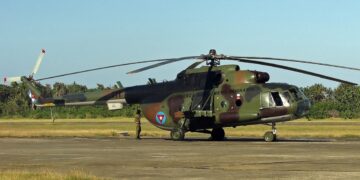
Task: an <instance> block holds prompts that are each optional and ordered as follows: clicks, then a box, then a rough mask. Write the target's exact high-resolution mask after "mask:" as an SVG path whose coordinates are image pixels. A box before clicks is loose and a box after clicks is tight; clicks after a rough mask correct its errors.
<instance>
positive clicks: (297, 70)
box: [226, 57, 357, 85]
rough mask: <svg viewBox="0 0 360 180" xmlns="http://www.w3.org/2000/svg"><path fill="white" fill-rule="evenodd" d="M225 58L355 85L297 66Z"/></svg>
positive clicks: (351, 83)
mask: <svg viewBox="0 0 360 180" xmlns="http://www.w3.org/2000/svg"><path fill="white" fill-rule="evenodd" d="M226 59H229V60H235V61H239V62H243V63H250V64H259V65H264V66H271V67H275V68H280V69H286V70H289V71H294V72H298V73H303V74H307V75H311V76H315V77H319V78H323V79H327V80H331V81H336V82H340V83H345V84H350V85H357V84H356V83H353V82H349V81H345V80H342V79H338V78H334V77H330V76H325V75H322V74H318V73H314V72H310V71H306V70H302V69H297V68H293V67H288V66H283V65H279V64H273V63H268V62H261V61H254V60H250V59H244V58H236V57H227V58H226Z"/></svg>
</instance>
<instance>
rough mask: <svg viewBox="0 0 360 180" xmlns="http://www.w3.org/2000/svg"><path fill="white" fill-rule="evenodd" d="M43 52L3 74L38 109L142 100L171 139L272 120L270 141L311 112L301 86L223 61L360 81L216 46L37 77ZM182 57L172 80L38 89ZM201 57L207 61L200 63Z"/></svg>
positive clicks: (217, 134) (218, 134)
mask: <svg viewBox="0 0 360 180" xmlns="http://www.w3.org/2000/svg"><path fill="white" fill-rule="evenodd" d="M44 54H45V50H42V52H41V54H40V56H39V58H38V60H37V63H36V65H35V67H34V70H33V72H32V73H31V75H30V76H28V77H26V76H22V77H13V78H8V79H5V81H10V82H11V81H22V82H23V83H25V85H26V86H27V87H28V88H29V97H30V98H31V100H32V106H33V108H34V109H35V108H37V107H54V106H81V105H105V106H107V107H108V109H109V110H117V109H122V108H123V106H124V105H128V104H139V105H140V107H141V110H142V113H143V115H144V116H145V117H146V119H148V120H149V121H150V123H151V124H153V125H154V126H156V127H158V128H160V129H163V130H167V131H170V137H171V138H172V139H173V140H183V139H184V138H185V133H186V132H199V133H209V134H211V138H212V139H213V140H223V139H224V137H225V132H224V129H223V128H225V127H237V126H246V125H256V124H268V125H271V127H272V130H271V131H267V132H266V133H265V134H264V140H265V141H268V142H271V141H275V140H276V139H277V137H276V123H277V122H284V121H290V120H295V119H298V118H301V117H304V116H306V115H307V114H308V112H309V109H310V106H311V105H310V101H309V99H308V98H307V97H306V96H305V95H304V94H303V93H302V92H301V90H300V89H299V88H298V87H296V86H294V85H289V84H287V83H268V81H269V79H270V75H269V74H268V73H266V72H260V71H250V70H240V67H239V66H238V65H220V62H221V61H223V60H230V61H236V62H241V63H251V64H258V65H264V66H270V67H275V68H280V69H285V70H289V71H294V72H298V73H302V74H307V75H311V76H316V77H319V78H323V79H327V80H331V81H336V82H340V83H346V84H351V85H356V83H353V82H349V81H345V80H341V79H337V78H334V77H329V76H325V75H322V74H318V73H314V72H310V71H306V70H302V69H298V68H293V67H288V66H283V65H279V64H274V63H270V62H266V61H286V62H295V63H306V64H314V65H321V66H329V67H335V68H342V69H350V70H356V71H359V70H360V69H358V68H353V67H346V66H339V65H331V64H325V63H318V62H312V61H302V60H293V59H281V58H270V57H248V56H227V55H223V54H220V55H219V54H217V53H216V50H214V49H211V50H210V52H209V53H208V54H206V55H200V56H187V57H180V58H171V59H155V60H148V61H138V62H131V63H124V64H117V65H112V66H105V67H99V68H94V69H87V70H83V71H77V72H72V73H66V74H61V75H56V76H51V77H46V78H40V79H34V75H35V74H36V72H37V71H38V69H39V67H40V64H41V61H42V59H43V57H44ZM184 60H196V61H195V62H194V63H193V64H192V65H190V66H189V67H187V68H186V69H184V70H183V71H181V72H180V73H178V74H177V77H176V79H175V80H173V81H167V82H160V83H157V82H156V81H155V80H154V79H149V83H148V84H146V85H138V86H133V87H126V88H124V87H123V86H122V84H121V83H120V82H118V88H117V89H111V90H99V91H96V92H85V93H77V94H68V95H64V96H59V97H45V96H44V95H43V93H42V92H41V91H40V90H39V89H40V88H39V86H41V85H40V84H39V83H38V81H42V80H47V79H52V78H57V77H63V76H69V75H74V74H79V73H86V72H90V71H97V70H102V69H108V68H114V67H119V66H128V65H132V64H142V63H151V62H156V64H152V65H150V66H146V67H143V68H140V69H137V70H134V71H130V72H128V74H133V73H139V72H141V71H145V70H148V69H151V68H155V67H159V66H163V65H166V64H169V63H175V62H179V61H184ZM203 62H205V63H206V65H205V66H202V67H198V66H199V65H200V64H201V63H203Z"/></svg>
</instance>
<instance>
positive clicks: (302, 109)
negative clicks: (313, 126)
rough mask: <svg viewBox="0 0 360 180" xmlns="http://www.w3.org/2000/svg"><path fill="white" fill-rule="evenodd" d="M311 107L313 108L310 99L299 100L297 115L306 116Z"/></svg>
mask: <svg viewBox="0 0 360 180" xmlns="http://www.w3.org/2000/svg"><path fill="white" fill-rule="evenodd" d="M310 108H311V103H310V100H309V99H304V100H302V101H300V102H298V107H297V110H296V113H295V115H296V116H299V117H303V116H306V115H307V114H309V110H310Z"/></svg>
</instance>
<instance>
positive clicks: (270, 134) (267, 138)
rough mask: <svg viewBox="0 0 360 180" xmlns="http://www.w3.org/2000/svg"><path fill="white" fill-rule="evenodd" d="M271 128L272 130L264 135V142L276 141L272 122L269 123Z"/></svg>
mask: <svg viewBox="0 0 360 180" xmlns="http://www.w3.org/2000/svg"><path fill="white" fill-rule="evenodd" d="M271 128H272V131H267V132H266V133H265V134H264V140H265V141H266V142H274V141H276V140H277V137H276V124H275V123H274V122H273V123H271Z"/></svg>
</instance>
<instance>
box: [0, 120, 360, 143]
mask: <svg viewBox="0 0 360 180" xmlns="http://www.w3.org/2000/svg"><path fill="white" fill-rule="evenodd" d="M277 128H278V135H279V137H285V138H360V119H355V120H344V119H325V120H312V121H308V120H306V119H301V120H296V121H291V122H285V123H279V124H278V125H277ZM134 129H135V124H134V122H133V119H132V118H107V119H58V120H56V121H55V122H54V123H53V122H52V121H51V120H46V119H45V120H44V119H42V120H34V119H0V137H117V136H119V132H128V133H129V134H130V136H133V135H134V133H135V132H134ZM270 129H271V127H269V126H266V125H251V126H241V127H237V128H225V132H226V135H227V136H229V137H239V138H240V137H262V136H263V134H264V132H265V131H268V130H270ZM142 135H143V136H149V137H169V132H168V131H163V130H160V129H158V128H156V127H154V126H152V125H151V124H150V123H149V122H147V121H146V120H143V121H142ZM186 136H187V137H208V135H206V134H199V133H187V135H186Z"/></svg>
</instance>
